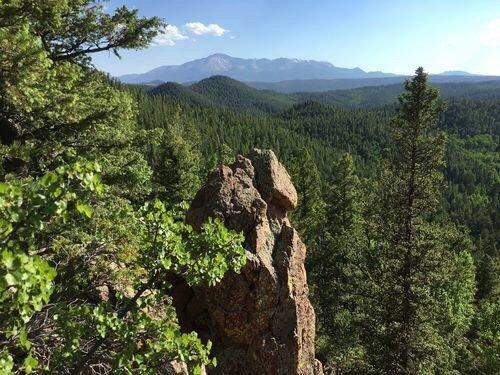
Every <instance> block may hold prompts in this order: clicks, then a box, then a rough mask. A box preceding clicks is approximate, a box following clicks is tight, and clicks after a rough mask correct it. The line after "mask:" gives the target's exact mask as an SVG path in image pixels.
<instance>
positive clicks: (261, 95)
mask: <svg viewBox="0 0 500 375" xmlns="http://www.w3.org/2000/svg"><path fill="white" fill-rule="evenodd" d="M434 86H436V87H438V88H439V89H440V91H441V95H442V97H443V98H444V99H463V98H467V99H472V100H498V99H500V80H497V81H486V82H456V83H435V84H434ZM402 91H403V85H402V83H396V84H392V85H385V86H372V87H370V86H369V87H360V88H355V89H347V90H332V91H325V92H302V93H291V94H285V93H278V92H274V91H270V90H257V89H255V88H252V87H250V86H248V85H246V84H244V83H242V82H239V81H236V80H234V79H231V78H229V77H225V76H213V77H210V78H207V79H203V80H201V81H199V82H197V83H195V84H192V85H181V84H178V83H172V82H169V83H165V84H162V85H159V86H157V87H154V88H152V89H150V90H149V93H150V94H151V95H155V96H162V97H165V98H168V99H169V100H170V101H172V102H174V103H179V104H182V105H189V106H203V107H220V108H227V109H232V110H238V111H246V112H253V113H277V112H280V111H282V110H283V109H286V108H288V107H290V106H292V105H293V104H297V103H302V102H310V101H314V102H318V103H322V104H327V105H335V106H340V107H364V108H368V107H376V106H383V105H388V104H391V103H394V102H395V101H396V98H397V97H398V96H399V95H400V94H401V92H402Z"/></svg>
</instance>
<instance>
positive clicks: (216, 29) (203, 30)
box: [184, 22, 229, 36]
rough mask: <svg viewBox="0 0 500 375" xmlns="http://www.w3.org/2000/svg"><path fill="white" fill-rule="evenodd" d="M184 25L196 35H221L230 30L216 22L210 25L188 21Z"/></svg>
mask: <svg viewBox="0 0 500 375" xmlns="http://www.w3.org/2000/svg"><path fill="white" fill-rule="evenodd" d="M184 27H185V28H186V29H187V30H189V31H190V32H192V33H193V34H196V35H205V34H208V35H215V36H221V35H223V34H225V33H227V32H229V30H226V29H224V28H223V27H221V26H219V25H217V24H216V23H211V24H209V25H204V24H203V23H201V22H188V23H186V24H185V25H184Z"/></svg>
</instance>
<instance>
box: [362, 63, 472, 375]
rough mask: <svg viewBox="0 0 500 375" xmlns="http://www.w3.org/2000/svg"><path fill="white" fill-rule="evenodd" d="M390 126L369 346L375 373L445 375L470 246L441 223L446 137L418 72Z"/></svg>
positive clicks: (467, 278)
mask: <svg viewBox="0 0 500 375" xmlns="http://www.w3.org/2000/svg"><path fill="white" fill-rule="evenodd" d="M405 89H406V91H405V92H404V93H403V94H402V95H401V97H400V98H399V108H398V112H397V115H396V117H395V118H394V121H393V142H394V149H393V152H392V155H391V157H390V158H389V159H388V160H386V161H385V162H384V163H383V165H382V168H381V172H380V175H379V180H378V193H377V197H376V202H375V204H376V205H377V209H376V210H375V211H376V214H375V215H374V218H373V219H374V222H373V223H374V227H373V228H372V229H374V235H373V238H371V239H370V244H371V247H370V248H369V253H368V254H367V259H369V262H368V263H367V269H368V274H369V279H370V280H371V281H372V283H371V285H370V290H369V293H368V295H369V298H368V299H367V300H366V308H367V316H369V319H368V321H367V322H366V324H365V326H366V336H365V337H366V339H367V344H366V348H367V351H368V356H369V362H370V365H371V366H372V369H373V371H374V372H375V373H384V374H430V373H436V372H442V373H444V372H446V371H447V370H448V369H450V368H451V367H452V366H453V364H454V362H455V360H456V358H455V354H454V349H455V348H454V345H455V344H456V341H457V339H458V338H459V337H460V336H461V335H462V334H463V333H464V332H465V331H466V330H467V328H468V326H469V324H470V317H471V315H472V304H471V302H472V299H473V296H474V270H473V265H472V258H471V255H470V252H469V251H470V248H471V244H470V240H469V239H468V236H467V234H464V233H463V231H462V229H461V228H457V227H455V226H453V225H452V224H449V223H444V222H440V220H439V218H438V217H437V215H435V213H436V211H437V209H438V208H439V202H440V200H439V198H440V188H441V186H442V180H443V177H442V174H441V171H440V170H441V168H442V166H443V150H444V141H445V139H444V137H443V135H441V134H436V133H435V132H434V131H433V128H434V126H435V125H436V123H437V121H438V116H439V114H440V110H441V107H440V102H439V100H438V91H437V90H436V89H434V88H432V87H429V86H428V84H427V74H426V73H424V71H423V69H422V68H418V69H417V70H416V74H415V76H414V78H413V79H411V80H408V81H407V82H406V83H405Z"/></svg>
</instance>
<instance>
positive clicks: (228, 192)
mask: <svg viewBox="0 0 500 375" xmlns="http://www.w3.org/2000/svg"><path fill="white" fill-rule="evenodd" d="M296 205H297V192H296V191H295V188H294V186H293V184H292V182H291V180H290V176H289V175H288V173H287V171H286V170H285V168H284V167H283V165H282V164H281V163H280V162H279V161H278V159H277V158H276V155H275V154H274V153H273V152H272V151H270V150H257V149H255V150H253V151H252V152H250V154H249V155H247V156H246V157H244V156H241V155H239V156H238V157H237V159H236V162H235V163H234V164H233V165H232V166H221V167H219V168H218V169H217V170H216V171H214V172H213V173H212V174H211V175H210V176H209V178H208V181H207V183H206V184H205V185H204V186H203V187H202V188H201V189H200V191H199V192H198V193H197V194H196V197H195V198H194V200H193V202H192V205H191V208H190V210H189V212H188V215H187V219H186V221H187V222H188V223H189V224H191V225H192V226H193V227H194V228H199V227H200V226H201V225H202V224H203V222H204V221H205V220H206V219H207V218H208V217H217V218H219V219H221V220H222V221H223V222H224V223H225V224H226V226H227V227H228V228H230V229H233V230H236V231H239V232H243V233H244V234H245V239H246V249H247V258H248V261H247V264H246V266H245V267H244V268H243V269H242V271H241V273H240V274H236V273H234V272H230V273H228V274H227V275H226V276H225V277H224V279H223V280H222V282H221V283H219V284H218V285H216V286H215V287H210V288H208V287H204V288H198V289H195V290H192V289H190V288H189V287H188V286H187V285H186V284H185V283H182V281H178V282H177V283H174V284H176V286H175V287H174V290H173V299H174V304H175V306H176V309H177V312H178V314H179V321H180V324H181V326H182V327H183V329H185V330H188V331H190V330H195V331H197V332H198V333H199V334H200V336H201V337H202V338H204V339H210V340H211V341H212V342H213V344H214V354H215V356H216V357H217V362H218V365H217V367H216V368H213V369H207V372H208V373H209V374H243V375H244V374H252V375H253V374H269V375H274V374H301V375H302V374H304V375H305V374H307V375H309V374H311V375H313V374H314V375H315V374H322V370H321V364H320V363H319V362H318V361H317V360H315V352H314V337H315V315H314V310H313V308H312V305H311V303H310V301H309V298H308V287H307V279H306V272H305V268H304V260H305V256H306V248H305V246H304V244H303V243H302V241H301V240H300V238H299V236H298V234H297V231H296V230H295V229H294V228H292V226H291V225H290V221H289V220H288V217H287V212H288V211H290V210H292V209H293V208H295V207H296Z"/></svg>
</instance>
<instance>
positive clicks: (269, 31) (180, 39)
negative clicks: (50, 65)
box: [94, 0, 500, 76]
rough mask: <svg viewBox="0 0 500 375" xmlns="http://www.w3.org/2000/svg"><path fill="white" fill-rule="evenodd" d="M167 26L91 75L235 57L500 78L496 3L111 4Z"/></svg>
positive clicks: (103, 60) (114, 0)
mask: <svg viewBox="0 0 500 375" xmlns="http://www.w3.org/2000/svg"><path fill="white" fill-rule="evenodd" d="M104 4H105V7H106V9H108V10H109V11H114V9H116V8H117V7H118V6H121V5H126V6H129V7H131V8H136V9H138V11H139V14H140V15H143V16H159V17H161V18H163V19H164V20H165V21H166V22H168V23H169V26H168V27H167V28H166V29H165V30H164V33H163V34H162V35H160V36H159V37H157V38H156V40H155V43H154V45H152V46H151V47H149V48H148V49H146V50H142V51H126V52H124V53H123V59H121V60H120V59H118V58H116V57H115V56H114V55H112V54H107V53H103V54H99V55H98V56H95V58H94V63H95V65H96V67H97V68H99V69H101V70H104V71H106V72H109V73H110V74H112V75H115V76H119V75H123V74H129V73H144V72H147V71H149V70H151V69H154V68H156V67H158V66H163V65H180V64H182V63H185V62H188V61H192V60H195V59H200V58H204V57H207V56H209V55H212V54H215V53H222V54H227V55H230V56H233V57H239V58H268V59H276V58H280V57H283V58H291V59H293V58H296V59H301V60H315V61H326V62H329V63H331V64H333V65H335V66H337V67H343V68H355V67H359V68H361V69H363V70H364V71H382V72H388V73H395V74H411V73H413V70H414V69H415V67H416V66H419V65H421V66H423V67H424V68H425V69H426V70H427V71H428V72H430V73H431V74H437V73H441V72H444V71H450V70H452V71H456V70H458V71H467V72H469V73H473V74H482V75H500V64H498V61H500V3H499V1H497V0H480V1H474V2H458V3H457V2H454V1H452V0H441V1H437V0H426V1H422V2H419V3H418V4H417V3H409V2H406V1H397V0H392V1H381V0H374V1H359V2H355V3H353V2H349V1H345V0H342V1H321V0H319V1H315V2H314V3H304V2H302V1H298V0H291V1H282V0H279V1H273V2H269V1H264V0H255V1H252V2H237V3H235V2H232V1H228V0H213V1H210V2H204V1H200V0H183V1H181V0H172V1H169V2H168V4H167V3H163V2H158V1H153V0H141V1H137V0H111V1H109V2H105V3H104Z"/></svg>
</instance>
